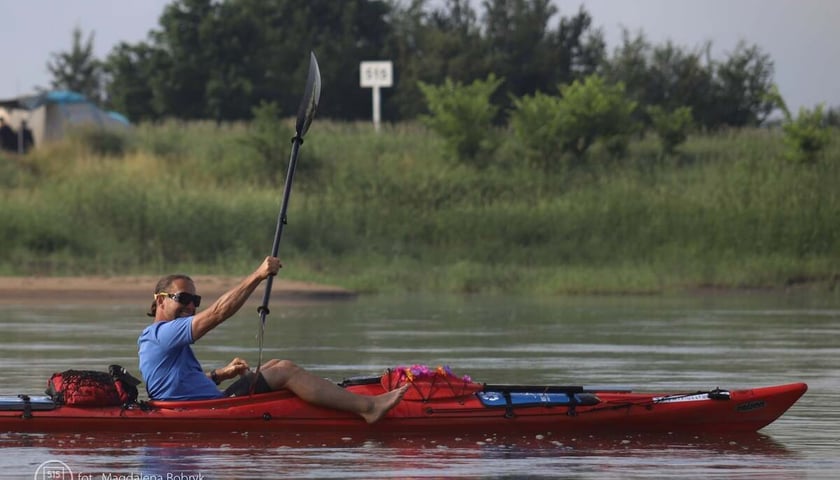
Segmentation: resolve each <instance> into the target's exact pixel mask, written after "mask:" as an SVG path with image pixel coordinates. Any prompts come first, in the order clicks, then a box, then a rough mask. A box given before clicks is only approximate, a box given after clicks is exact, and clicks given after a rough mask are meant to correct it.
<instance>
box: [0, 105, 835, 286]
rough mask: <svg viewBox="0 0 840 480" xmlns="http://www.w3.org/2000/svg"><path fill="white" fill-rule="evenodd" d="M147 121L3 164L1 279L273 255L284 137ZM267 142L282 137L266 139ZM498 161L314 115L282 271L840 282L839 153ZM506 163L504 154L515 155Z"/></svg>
mask: <svg viewBox="0 0 840 480" xmlns="http://www.w3.org/2000/svg"><path fill="white" fill-rule="evenodd" d="M287 129H288V131H287V132H281V133H280V134H278V135H272V137H273V138H275V139H279V140H273V139H272V138H270V137H269V138H267V137H266V136H264V135H263V136H259V135H258V134H256V133H255V132H254V129H253V127H248V126H245V125H225V126H221V127H219V126H216V125H213V124H204V123H191V124H179V123H167V124H163V125H154V126H152V125H145V126H140V127H138V128H136V129H135V130H134V131H133V132H132V133H130V134H127V135H125V136H121V137H118V138H112V137H111V136H104V137H103V136H102V135H99V136H97V135H93V134H91V133H89V132H88V133H79V134H77V135H75V136H74V137H73V138H71V139H69V140H67V141H65V142H63V143H60V144H57V145H51V146H46V147H44V148H42V149H39V150H37V151H35V152H34V153H33V154H31V155H30V156H28V157H23V158H18V157H14V156H12V157H10V156H0V201H2V204H3V208H2V209H0V274H7V275H8V274H12V275H17V274H50V275H69V274H72V275H79V274H89V273H98V274H125V273H138V274H139V273H144V274H160V273H164V272H169V271H172V270H186V271H189V272H191V273H220V274H222V273H223V274H240V273H244V272H246V271H249V270H250V269H251V268H252V267H253V266H255V265H256V263H257V262H258V261H259V259H260V258H262V257H263V256H264V255H266V254H267V253H268V252H269V251H270V247H271V241H272V238H273V234H274V229H275V222H276V215H277V211H278V210H279V202H280V198H281V194H282V183H283V176H284V174H285V168H286V162H287V161H288V154H289V142H288V139H289V138H291V135H292V134H291V132H292V126H291V124H289V125H287ZM271 142H277V143H276V144H272V143H271ZM511 151H513V150H512V149H505V148H504V147H503V148H502V149H500V151H499V153H498V154H497V156H496V158H493V159H488V162H487V163H488V166H487V167H486V168H483V169H476V168H472V167H465V166H461V165H458V164H456V163H454V162H452V161H450V160H448V159H447V158H445V155H444V154H443V153H442V152H443V148H442V145H441V143H440V140H439V139H437V138H436V137H435V136H434V135H433V134H431V133H430V132H428V131H426V130H425V129H423V128H422V127H420V126H417V125H411V124H409V125H397V126H385V127H384V128H383V131H382V132H381V133H380V134H378V135H377V134H375V133H374V132H373V131H372V129H371V128H370V126H369V125H368V124H344V123H342V124H339V123H331V122H329V121H323V120H319V121H318V122H317V123H316V124H315V125H313V128H312V130H311V131H310V132H309V134H308V136H307V138H306V142H305V144H304V146H303V148H302V150H301V159H300V162H299V169H298V172H297V175H296V177H295V184H294V191H293V194H292V198H291V205H290V207H289V224H288V225H287V227H286V229H285V232H284V237H283V243H282V244H281V248H280V251H281V257H282V258H283V259H284V262H285V264H286V269H285V271H284V275H286V276H287V277H289V278H293V279H300V280H311V281H320V282H330V283H335V284H339V285H342V286H345V287H348V288H352V289H357V290H360V291H403V290H435V291H454V292H472V291H505V292H518V291H528V292H540V293H547V294H557V293H569V292H659V291H668V290H674V289H682V288H691V287H696V286H720V287H779V286H784V285H789V284H794V283H802V282H816V283H818V284H819V285H820V286H821V288H822V287H825V286H828V287H830V288H833V287H834V284H835V283H837V282H838V275H840V193H838V189H837V187H836V185H838V184H840V145H838V142H833V144H832V145H831V146H830V147H829V150H828V151H826V152H824V155H823V156H822V157H821V158H820V160H819V161H818V162H817V163H815V164H813V165H798V164H793V163H790V162H788V161H787V160H785V158H784V145H783V142H782V139H781V135H780V134H778V133H776V132H772V131H768V130H747V131H738V132H728V133H720V134H715V135H708V136H706V135H702V136H694V137H691V138H690V139H689V141H688V142H687V143H686V144H685V145H684V146H683V148H682V151H681V153H680V154H678V155H676V156H674V157H672V158H667V159H662V158H660V157H659V155H658V146H657V145H656V143H655V141H653V140H639V141H636V142H634V143H633V144H632V145H631V147H630V151H629V153H628V154H627V155H626V157H625V158H623V159H620V160H615V159H611V158H609V157H608V156H607V155H606V154H602V153H601V152H599V151H598V150H597V149H596V150H595V151H593V152H592V153H591V155H590V157H589V159H588V163H587V165H586V166H585V167H584V168H579V169H576V170H574V171H562V169H558V170H557V171H554V172H541V171H534V170H531V169H528V168H525V167H523V166H522V165H521V162H518V159H517V158H516V157H515V155H513V154H512V153H509V152H511ZM506 152H507V153H506Z"/></svg>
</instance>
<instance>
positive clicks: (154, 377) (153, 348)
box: [137, 317, 224, 400]
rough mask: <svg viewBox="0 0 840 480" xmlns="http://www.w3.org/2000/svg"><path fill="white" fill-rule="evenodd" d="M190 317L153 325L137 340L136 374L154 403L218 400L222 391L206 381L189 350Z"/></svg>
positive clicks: (191, 318) (209, 381)
mask: <svg viewBox="0 0 840 480" xmlns="http://www.w3.org/2000/svg"><path fill="white" fill-rule="evenodd" d="M192 320H193V317H181V318H176V319H175V320H170V321H166V322H155V323H153V324H151V325H149V326H148V327H146V328H145V329H144V330H143V333H141V334H140V338H138V339H137V346H138V347H139V352H138V353H139V356H140V373H141V374H142V375H143V380H144V381H145V382H146V392H147V393H148V394H149V398H152V399H154V400H198V399H206V398H221V397H223V396H224V394H222V392H220V391H219V389H218V388H216V385H215V384H214V383H213V381H212V380H210V379H209V378H207V375H205V374H204V371H203V370H202V369H201V364H200V363H198V360H197V359H196V358H195V354H194V353H193V351H192V348H190V345H191V344H192V343H193V338H192Z"/></svg>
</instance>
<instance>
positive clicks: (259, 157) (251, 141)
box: [242, 102, 292, 186]
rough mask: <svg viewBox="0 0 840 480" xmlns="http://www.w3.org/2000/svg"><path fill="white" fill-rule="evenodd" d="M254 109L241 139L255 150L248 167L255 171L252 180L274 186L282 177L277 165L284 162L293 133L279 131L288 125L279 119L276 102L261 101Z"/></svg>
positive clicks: (284, 130)
mask: <svg viewBox="0 0 840 480" xmlns="http://www.w3.org/2000/svg"><path fill="white" fill-rule="evenodd" d="M253 113H254V121H253V122H252V123H251V126H250V128H249V129H248V133H247V134H246V135H245V137H244V138H243V139H242V143H243V144H244V145H245V146H246V147H247V148H248V149H250V150H252V151H253V152H254V154H255V156H254V162H253V166H252V167H251V168H250V169H249V170H250V171H251V172H252V173H253V174H254V176H253V177H252V178H253V179H254V181H256V182H258V183H259V182H267V184H268V185H272V186H277V185H279V184H280V180H279V179H280V178H282V177H281V175H280V173H281V172H280V166H281V165H284V164H285V163H286V162H285V161H284V157H285V156H286V155H287V152H286V150H288V144H289V143H288V139H289V138H291V136H292V133H291V132H289V133H288V134H287V135H283V134H282V133H281V132H283V133H285V132H286V131H288V128H286V126H285V125H284V124H283V122H282V121H281V120H280V108H279V107H278V106H277V104H276V103H273V102H272V103H266V102H263V103H262V104H260V106H259V107H256V108H254V112H253ZM243 167H244V168H247V166H243Z"/></svg>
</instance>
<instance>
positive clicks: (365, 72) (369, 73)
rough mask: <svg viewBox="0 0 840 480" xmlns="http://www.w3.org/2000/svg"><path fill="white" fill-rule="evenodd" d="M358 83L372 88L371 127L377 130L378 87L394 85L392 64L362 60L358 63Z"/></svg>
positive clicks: (378, 109) (378, 115) (378, 118)
mask: <svg viewBox="0 0 840 480" xmlns="http://www.w3.org/2000/svg"><path fill="white" fill-rule="evenodd" d="M359 85H361V86H362V88H372V89H373V128H374V130H376V131H377V132H378V131H379V122H380V118H381V117H380V100H379V89H380V88H382V87H391V86H393V85H394V66H393V64H392V63H391V62H390V61H381V62H362V63H361V64H359Z"/></svg>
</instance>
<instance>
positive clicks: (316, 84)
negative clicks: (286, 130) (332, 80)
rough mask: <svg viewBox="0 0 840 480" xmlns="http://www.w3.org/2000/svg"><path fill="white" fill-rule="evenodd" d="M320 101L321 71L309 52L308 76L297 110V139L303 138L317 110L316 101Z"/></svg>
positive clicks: (313, 55)
mask: <svg viewBox="0 0 840 480" xmlns="http://www.w3.org/2000/svg"><path fill="white" fill-rule="evenodd" d="M320 99H321V69H319V68H318V59H316V58H315V53H314V52H309V75H307V77H306V89H305V93H304V95H303V99H302V100H301V102H300V108H298V114H297V124H295V132H296V133H297V136H298V138H303V136H304V135H306V131H307V130H309V125H310V124H312V119H313V118H315V111H316V110H318V101H319V100H320Z"/></svg>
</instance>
